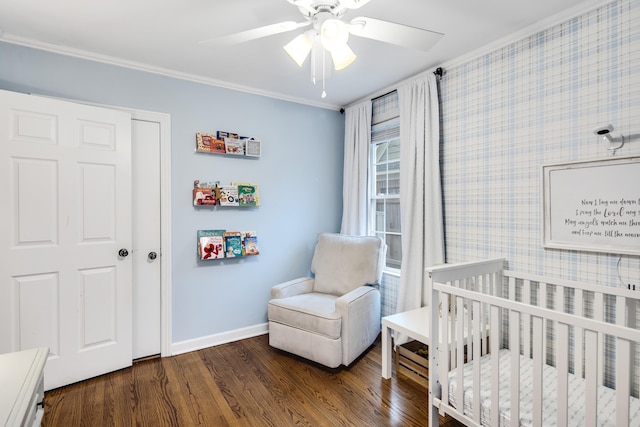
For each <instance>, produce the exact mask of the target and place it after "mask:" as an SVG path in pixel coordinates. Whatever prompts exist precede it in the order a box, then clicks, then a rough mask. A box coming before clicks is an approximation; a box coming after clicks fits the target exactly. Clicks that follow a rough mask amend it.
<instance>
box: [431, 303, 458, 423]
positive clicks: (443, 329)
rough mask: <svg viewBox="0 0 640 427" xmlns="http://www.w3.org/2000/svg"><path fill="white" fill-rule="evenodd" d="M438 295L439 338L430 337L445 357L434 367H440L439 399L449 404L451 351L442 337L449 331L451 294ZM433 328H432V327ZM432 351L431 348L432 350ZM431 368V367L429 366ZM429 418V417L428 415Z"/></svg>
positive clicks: (446, 335)
mask: <svg viewBox="0 0 640 427" xmlns="http://www.w3.org/2000/svg"><path fill="white" fill-rule="evenodd" d="M439 295H440V298H439V300H440V303H439V306H440V307H442V316H440V317H439V319H438V321H439V322H440V339H439V340H435V339H434V338H431V341H432V342H434V341H435V342H439V346H438V348H436V349H435V351H436V352H440V354H443V355H446V356H447V357H443V358H442V360H441V361H440V365H439V366H437V368H436V369H440V373H439V377H440V386H441V388H440V393H441V400H442V402H444V403H445V404H447V405H448V404H449V375H448V373H449V369H451V367H452V366H453V364H452V363H451V360H450V359H449V355H450V354H451V352H450V351H449V348H448V345H449V344H448V343H447V340H446V338H443V337H448V336H449V334H450V332H449V328H450V325H449V319H450V317H449V316H448V315H447V314H448V311H449V309H448V307H449V304H451V302H450V298H451V296H450V295H449V294H445V293H443V292H439ZM434 317H435V316H434V315H433V314H432V316H431V318H432V319H433V318H434ZM432 330H433V329H432ZM432 351H433V350H432ZM434 355H435V356H437V353H434ZM431 368H432V369H433V367H431ZM432 380H433V378H430V381H429V384H431V381H432ZM430 418H431V417H430Z"/></svg>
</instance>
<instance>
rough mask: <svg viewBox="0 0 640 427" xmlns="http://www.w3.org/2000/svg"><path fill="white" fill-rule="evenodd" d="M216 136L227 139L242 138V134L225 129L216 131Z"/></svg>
mask: <svg viewBox="0 0 640 427" xmlns="http://www.w3.org/2000/svg"><path fill="white" fill-rule="evenodd" d="M216 136H217V137H218V139H225V138H233V139H238V138H240V136H239V135H238V134H237V133H233V132H225V131H222V130H219V131H218V132H216Z"/></svg>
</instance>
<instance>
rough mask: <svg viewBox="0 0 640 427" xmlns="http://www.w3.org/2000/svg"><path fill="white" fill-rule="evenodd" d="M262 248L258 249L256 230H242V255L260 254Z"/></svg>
mask: <svg viewBox="0 0 640 427" xmlns="http://www.w3.org/2000/svg"><path fill="white" fill-rule="evenodd" d="M259 253H260V250H259V249H258V236H257V235H256V232H255V231H243V232H242V255H244V256H250V255H258V254H259Z"/></svg>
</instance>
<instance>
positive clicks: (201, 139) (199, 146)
mask: <svg viewBox="0 0 640 427" xmlns="http://www.w3.org/2000/svg"><path fill="white" fill-rule="evenodd" d="M215 139H216V136H215V135H213V134H210V133H202V132H198V133H196V151H201V152H204V153H210V152H211V141H214V140H215Z"/></svg>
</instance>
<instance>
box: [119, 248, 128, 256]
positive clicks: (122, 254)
mask: <svg viewBox="0 0 640 427" xmlns="http://www.w3.org/2000/svg"><path fill="white" fill-rule="evenodd" d="M118 255H120V256H121V257H122V258H125V257H126V256H127V255H129V251H128V250H126V249H125V248H122V249H120V250H119V251H118Z"/></svg>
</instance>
